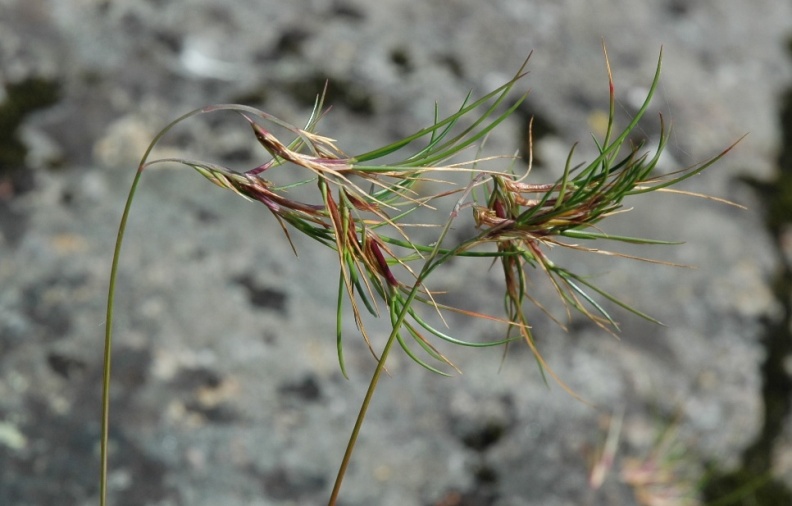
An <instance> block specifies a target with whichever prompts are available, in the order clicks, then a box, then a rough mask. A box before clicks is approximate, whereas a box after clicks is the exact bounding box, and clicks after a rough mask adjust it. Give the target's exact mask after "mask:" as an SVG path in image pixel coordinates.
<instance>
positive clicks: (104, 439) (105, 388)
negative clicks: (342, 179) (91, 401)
mask: <svg viewBox="0 0 792 506" xmlns="http://www.w3.org/2000/svg"><path fill="white" fill-rule="evenodd" d="M204 112H209V109H208V108H204V109H196V110H193V111H190V112H188V113H187V114H184V115H182V116H180V117H178V118H176V119H175V120H174V121H172V122H171V123H169V124H168V125H167V126H166V127H165V128H163V129H162V130H161V131H160V133H158V134H157V136H156V137H154V140H152V141H151V144H149V146H148V149H146V152H145V153H144V154H143V158H142V159H141V160H140V164H139V165H138V169H137V172H136V173H135V178H134V179H133V180H132V186H131V187H130V188H129V195H128V196H127V200H126V205H125V206H124V213H123V214H122V215H121V223H120V224H119V225H118V235H117V236H116V242H115V249H114V251H113V264H112V267H111V268H110V282H109V286H108V289H107V313H106V316H105V337H104V354H103V366H102V367H103V368H102V422H101V425H102V428H101V436H100V450H99V453H100V456H99V459H100V464H99V506H107V467H108V465H107V462H108V450H109V449H108V443H109V439H110V361H111V357H112V349H113V308H114V307H115V306H114V304H115V286H116V280H117V279H118V262H119V260H120V258H121V245H122V244H123V242H124V233H125V232H126V225H127V220H128V219H129V211H130V209H132V200H134V198H135V192H136V191H137V187H138V184H139V183H140V177H141V176H142V175H143V170H144V169H145V168H146V160H148V157H149V155H150V154H151V151H152V150H153V149H154V146H155V145H156V144H157V143H158V142H159V141H160V139H162V137H163V136H164V135H165V134H166V133H168V131H170V129H171V128H173V127H174V126H176V124H178V123H181V122H182V121H184V120H185V119H187V118H189V117H191V116H195V115H196V114H201V113H204Z"/></svg>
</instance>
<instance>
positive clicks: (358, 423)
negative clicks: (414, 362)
mask: <svg viewBox="0 0 792 506" xmlns="http://www.w3.org/2000/svg"><path fill="white" fill-rule="evenodd" d="M414 293H417V291H415V292H414ZM412 298H414V296H413V297H412ZM409 300H411V299H410V298H408V301H409ZM406 307H407V306H405V308H406ZM405 308H403V309H402V311H400V312H399V317H398V319H397V320H396V325H394V326H393V330H392V331H391V334H390V336H389V337H388V342H387V343H385V348H383V350H382V354H381V355H380V359H379V361H378V362H377V367H376V369H374V374H373V375H372V376H371V382H369V386H368V390H366V396H365V397H364V398H363V403H362V404H361V405H360V411H359V412H358V416H357V420H355V427H354V428H353V429H352V434H351V435H350V436H349V443H347V447H346V451H345V452H344V458H343V459H342V460H341V466H339V468H338V474H337V475H336V480H335V485H334V486H333V493H332V495H330V502H328V503H327V504H328V506H335V503H336V501H337V500H338V494H339V492H341V482H343V481H344V476H345V475H346V471H347V467H349V462H350V460H351V459H352V452H354V450H355V443H357V439H358V435H360V429H361V427H362V426H363V421H364V420H365V419H366V413H367V412H368V408H369V406H370V405H371V399H372V398H373V397H374V391H375V390H376V389H377V383H379V379H380V376H382V371H384V370H385V360H387V358H388V354H389V353H390V350H391V348H392V347H393V343H395V342H396V335H397V334H398V333H399V327H401V323H402V322H403V321H404V318H405V316H406V314H407V311H406V310H405Z"/></svg>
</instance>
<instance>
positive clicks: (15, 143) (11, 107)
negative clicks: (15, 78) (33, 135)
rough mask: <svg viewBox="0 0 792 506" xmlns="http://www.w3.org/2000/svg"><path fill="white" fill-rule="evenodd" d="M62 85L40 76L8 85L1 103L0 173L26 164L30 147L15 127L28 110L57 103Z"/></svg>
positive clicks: (22, 119)
mask: <svg viewBox="0 0 792 506" xmlns="http://www.w3.org/2000/svg"><path fill="white" fill-rule="evenodd" d="M59 89H60V86H59V85H58V83H57V82H56V81H52V80H48V79H42V78H37V77H33V78H29V79H25V80H24V81H20V82H18V83H13V84H9V85H8V86H7V87H6V99H5V101H4V102H3V103H2V104H0V132H3V135H2V136H0V175H2V174H3V173H6V172H7V171H9V170H14V169H16V168H19V167H21V166H22V165H24V162H25V155H26V154H27V150H26V149H25V146H24V145H23V144H22V143H21V142H20V141H19V139H18V138H17V135H16V131H17V129H18V128H19V126H20V125H21V124H22V121H24V119H25V117H26V116H27V115H28V114H30V113H31V112H33V111H35V110H37V109H42V108H44V107H47V106H49V105H52V104H53V103H55V102H56V101H57V100H58V96H59Z"/></svg>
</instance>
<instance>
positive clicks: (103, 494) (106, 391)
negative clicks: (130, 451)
mask: <svg viewBox="0 0 792 506" xmlns="http://www.w3.org/2000/svg"><path fill="white" fill-rule="evenodd" d="M142 174H143V164H142V163H141V165H140V167H139V168H138V171H137V172H136V173H135V179H134V180H133V181H132V187H131V188H130V189H129V196H128V197H127V201H126V206H124V214H122V215H121V224H120V225H119V226H118V236H117V237H116V243H115V251H114V252H113V265H112V267H111V268H110V284H109V288H108V290H107V315H106V317H105V341H104V367H103V371H102V435H101V443H100V457H99V458H100V462H101V463H100V471H99V505H100V506H106V505H107V461H108V458H107V452H108V440H109V434H110V358H111V356H112V349H113V307H114V302H115V285H116V279H117V278H118V261H119V259H120V258H121V244H122V243H123V242H124V232H125V231H126V224H127V220H128V218H129V210H130V209H131V208H132V200H133V198H134V197H135V190H137V187H138V182H139V181H140V176H141V175H142Z"/></svg>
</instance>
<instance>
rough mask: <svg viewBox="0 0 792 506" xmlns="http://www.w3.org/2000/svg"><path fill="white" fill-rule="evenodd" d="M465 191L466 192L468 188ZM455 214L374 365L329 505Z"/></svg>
mask: <svg viewBox="0 0 792 506" xmlns="http://www.w3.org/2000/svg"><path fill="white" fill-rule="evenodd" d="M474 182H475V180H474V181H472V182H471V183H470V185H471V186H470V187H472V185H473V184H474ZM470 187H469V188H470ZM469 188H468V189H469ZM465 194H467V191H466V192H465ZM463 199H464V197H463ZM461 202H462V199H460V201H459V203H458V204H457V207H456V208H455V209H458V207H459V206H460V204H461ZM455 217H456V211H454V212H453V213H452V214H451V216H450V217H449V219H448V221H446V224H445V227H443V230H442V231H441V232H440V236H439V237H438V238H437V242H436V243H435V245H434V248H433V249H432V252H431V253H430V254H429V257H428V258H427V259H426V261H425V262H424V265H423V267H422V268H421V272H420V273H419V274H418V277H417V278H416V280H415V284H413V287H412V290H410V293H409V294H407V298H406V299H405V301H404V303H403V304H402V307H401V309H400V310H399V313H398V315H397V317H396V320H395V321H394V322H393V329H392V330H391V333H390V335H389V336H388V341H387V342H386V343H385V348H383V349H382V354H380V358H379V361H378V362H377V367H376V368H375V369H374V374H372V376H371V381H370V382H369V387H368V390H366V396H365V397H364V398H363V403H362V404H361V405H360V411H359V412H358V416H357V419H356V420H355V427H354V428H353V429H352V434H350V436H349V443H347V447H346V451H345V452H344V458H343V459H342V460H341V465H340V466H339V468H338V474H337V475H336V480H335V485H333V493H332V494H331V495H330V501H329V502H328V503H327V504H328V506H335V504H336V501H337V500H338V494H339V493H340V492H341V483H342V482H343V481H344V476H345V475H346V471H347V468H348V467H349V462H350V460H351V459H352V453H353V452H354V450H355V444H356V443H357V440H358V436H359V435H360V429H361V427H362V426H363V421H364V420H365V419H366V413H367V412H368V408H369V406H370V405H371V399H372V398H373V397H374V391H375V390H376V389H377V383H379V379H380V376H382V371H384V370H385V360H387V358H388V354H389V353H390V350H391V348H392V347H393V343H395V342H396V340H397V338H398V334H399V330H400V329H401V326H402V324H403V323H404V320H405V318H407V315H408V314H409V313H410V311H411V307H410V306H411V304H412V303H413V301H414V300H415V298H416V297H417V296H418V292H419V290H420V289H421V285H422V284H423V281H424V280H425V279H426V277H427V276H428V275H429V273H430V272H432V270H433V269H434V268H435V267H437V265H438V264H440V263H442V262H443V259H444V258H446V257H448V256H449V255H444V256H443V257H442V258H441V259H440V260H437V257H438V255H439V254H440V252H441V251H442V244H443V240H444V239H445V237H446V235H448V231H449V230H451V224H452V223H453V222H454V218H455ZM396 290H397V288H396V287H393V286H391V287H390V291H391V299H393V298H394V297H395V295H396V293H395V292H396Z"/></svg>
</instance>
